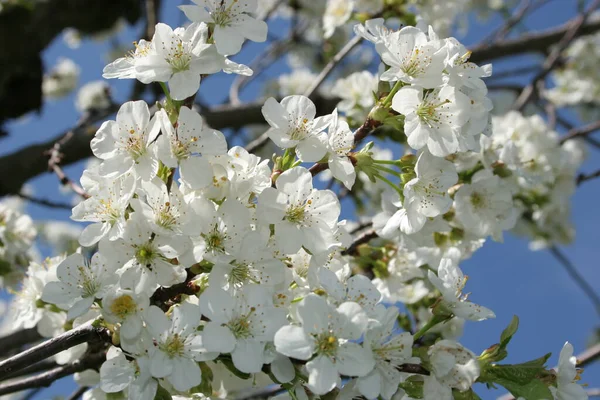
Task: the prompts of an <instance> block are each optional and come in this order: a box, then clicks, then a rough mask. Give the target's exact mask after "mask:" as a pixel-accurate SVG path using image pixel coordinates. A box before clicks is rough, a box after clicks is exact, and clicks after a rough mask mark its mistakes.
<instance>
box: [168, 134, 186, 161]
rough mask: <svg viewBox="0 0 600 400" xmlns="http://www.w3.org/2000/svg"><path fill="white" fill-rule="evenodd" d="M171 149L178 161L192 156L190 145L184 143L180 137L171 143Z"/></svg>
mask: <svg viewBox="0 0 600 400" xmlns="http://www.w3.org/2000/svg"><path fill="white" fill-rule="evenodd" d="M171 151H172V152H173V155H174V156H175V158H176V159H177V160H178V161H181V160H185V159H186V158H188V157H189V156H190V151H189V150H188V145H187V144H184V143H182V142H181V141H180V140H179V139H175V142H173V144H172V145H171Z"/></svg>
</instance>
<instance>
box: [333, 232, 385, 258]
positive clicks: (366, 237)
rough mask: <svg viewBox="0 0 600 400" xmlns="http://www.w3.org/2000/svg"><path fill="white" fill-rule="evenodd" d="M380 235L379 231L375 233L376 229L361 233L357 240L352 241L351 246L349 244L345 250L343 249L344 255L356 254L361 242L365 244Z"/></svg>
mask: <svg viewBox="0 0 600 400" xmlns="http://www.w3.org/2000/svg"><path fill="white" fill-rule="evenodd" d="M377 237H379V236H377V233H375V231H369V232H366V233H363V234H362V235H360V236H359V237H358V238H356V240H354V242H352V244H351V245H350V246H348V248H347V249H346V250H344V251H342V254H343V255H348V254H350V255H355V254H356V253H357V251H358V246H360V245H361V244H365V243H369V242H370V241H371V240H373V239H375V238H377Z"/></svg>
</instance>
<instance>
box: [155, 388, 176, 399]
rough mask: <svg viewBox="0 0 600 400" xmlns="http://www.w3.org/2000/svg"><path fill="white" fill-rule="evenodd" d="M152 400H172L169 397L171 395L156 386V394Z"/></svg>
mask: <svg viewBox="0 0 600 400" xmlns="http://www.w3.org/2000/svg"><path fill="white" fill-rule="evenodd" d="M154 400H173V397H171V393H169V391H168V390H167V389H165V388H164V387H162V386H160V385H158V388H157V389H156V394H155V395H154Z"/></svg>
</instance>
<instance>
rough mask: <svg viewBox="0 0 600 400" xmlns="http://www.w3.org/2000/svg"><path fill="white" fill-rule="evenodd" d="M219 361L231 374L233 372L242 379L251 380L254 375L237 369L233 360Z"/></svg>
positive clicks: (224, 359)
mask: <svg viewBox="0 0 600 400" xmlns="http://www.w3.org/2000/svg"><path fill="white" fill-rule="evenodd" d="M219 361H221V362H222V363H223V365H224V366H225V367H226V368H227V369H228V370H229V372H231V373H232V374H234V375H235V376H237V377H238V378H240V379H250V378H251V377H252V375H250V374H247V373H245V372H242V371H240V370H239V369H237V368H236V367H235V365H233V361H231V359H229V358H221V359H219Z"/></svg>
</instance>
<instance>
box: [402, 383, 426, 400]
mask: <svg viewBox="0 0 600 400" xmlns="http://www.w3.org/2000/svg"><path fill="white" fill-rule="evenodd" d="M400 388H401V389H403V390H404V391H405V392H406V394H407V395H408V397H412V398H413V399H422V398H423V382H422V381H413V380H410V378H409V379H408V380H406V381H404V382H402V383H401V384H400Z"/></svg>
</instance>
